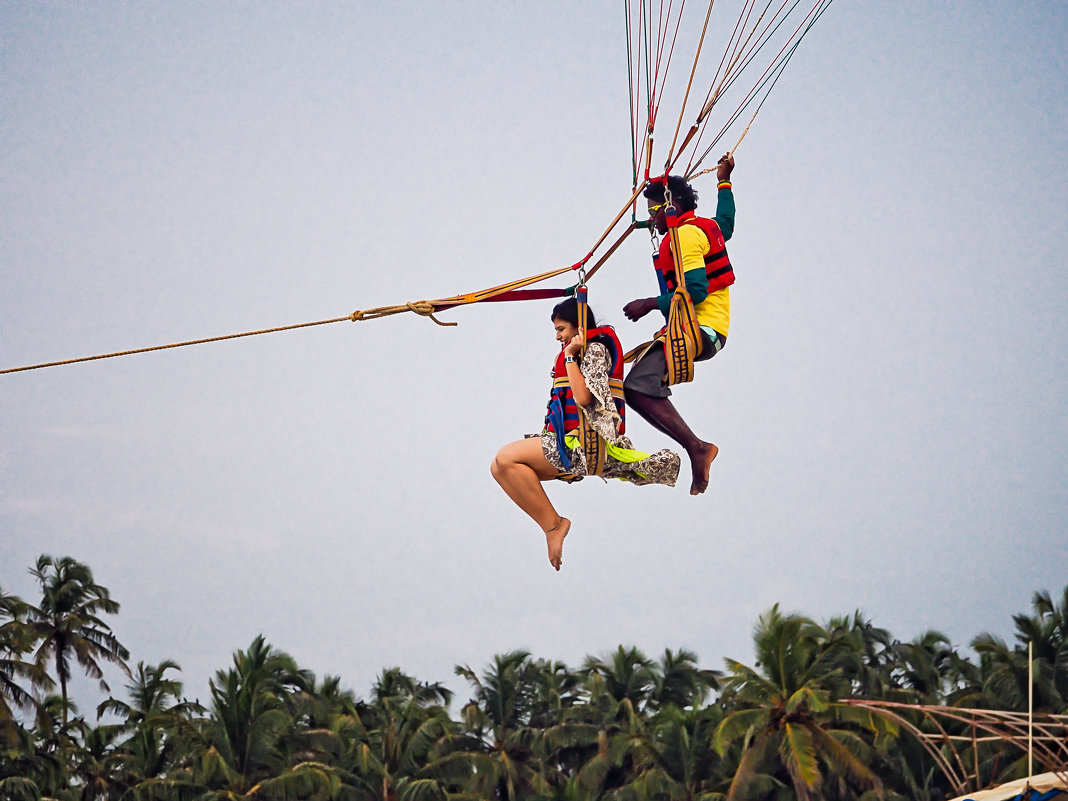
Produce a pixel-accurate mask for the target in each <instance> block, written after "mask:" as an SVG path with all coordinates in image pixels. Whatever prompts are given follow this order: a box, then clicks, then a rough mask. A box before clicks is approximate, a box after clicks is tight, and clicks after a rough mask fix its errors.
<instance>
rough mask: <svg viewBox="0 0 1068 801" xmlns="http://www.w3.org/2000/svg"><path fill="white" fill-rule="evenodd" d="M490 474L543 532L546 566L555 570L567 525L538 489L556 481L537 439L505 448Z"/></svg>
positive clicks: (554, 469) (558, 563)
mask: <svg viewBox="0 0 1068 801" xmlns="http://www.w3.org/2000/svg"><path fill="white" fill-rule="evenodd" d="M490 473H492V474H493V477H494V478H495V479H496V480H497V483H498V484H500V485H501V487H502V489H504V491H505V492H506V493H507V494H508V497H509V498H511V499H512V500H513V501H514V502H515V504H516V506H518V507H519V508H520V509H522V510H523V511H524V512H526V513H527V514H528V515H530V518H531V519H532V520H533V521H534V522H535V523H537V524H538V526H540V527H541V530H542V531H544V532H545V544H546V547H547V548H548V551H549V563H550V564H551V565H552V566H553V567H554V568H555V569H556V570H559V569H560V565H561V564H562V563H563V550H564V537H566V536H567V533H568V531H570V530H571V521H570V520H568V519H567V518H566V517H561V516H560V515H559V514H558V513H557V511H556V509H554V508H553V505H552V502H550V501H549V496H548V495H546V494H545V488H544V487H542V485H541V482H542V481H548V480H550V479H552V478H555V477H556V468H555V467H553V466H552V465H551V464H550V463H549V461H548V460H547V459H546V458H545V454H543V453H542V450H541V439H539V438H538V437H530V438H528V439H521V440H519V441H517V442H513V443H510V444H508V445H505V446H504V447H503V448H501V449H500V450H499V451H498V452H497V456H496V457H495V458H494V460H493V463H492V464H491V465H490Z"/></svg>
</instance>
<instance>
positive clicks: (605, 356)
mask: <svg viewBox="0 0 1068 801" xmlns="http://www.w3.org/2000/svg"><path fill="white" fill-rule="evenodd" d="M552 321H553V327H554V328H555V330H556V340H557V342H559V343H560V344H561V345H562V350H561V353H560V355H559V356H558V357H557V360H556V365H555V369H554V370H553V379H554V392H553V396H552V397H551V399H550V402H549V414H548V415H547V416H546V427H545V429H544V430H543V431H542V432H541V435H540V436H528V437H526V438H525V439H521V440H519V441H518V442H513V443H511V444H509V445H505V446H504V447H503V448H501V449H500V450H499V451H498V452H497V456H496V458H495V459H494V460H493V464H492V465H491V466H490V472H491V473H492V474H493V477H494V478H495V479H496V480H497V483H498V484H500V485H501V487H503V488H504V491H505V492H506V493H508V497H509V498H511V499H512V500H513V501H515V503H516V505H517V506H519V508H520V509H522V510H523V511H524V512H526V513H527V514H528V515H530V517H531V518H533V520H534V522H535V523H537V524H538V525H539V526H541V529H542V531H544V532H545V542H546V545H547V546H548V549H549V563H550V564H551V565H552V566H553V567H554V568H556V569H557V570H559V569H560V565H561V563H562V559H563V548H564V537H566V536H567V533H568V531H569V530H570V529H571V521H570V520H568V519H567V518H566V517H561V516H560V515H559V514H557V512H556V509H554V508H553V505H552V503H550V501H549V497H548V496H547V495H546V494H545V490H544V489H543V488H542V486H541V482H543V481H549V480H550V479H554V478H564V479H565V480H574V477H582V476H584V475H587V474H588V473H587V468H586V459H585V456H584V455H583V453H582V449H581V448H579V446H578V437H577V436H576V435H575V431H574V429H575V427H576V425H577V423H576V421H575V420H574V419H570V420H569V419H568V418H569V417H571V418H574V415H568V414H567V412H566V408H565V407H567V406H569V405H570V401H571V400H573V401H574V404H575V405H577V406H579V407H581V408H582V412H583V414H584V415H585V416H586V418H587V420H588V421H589V422H590V424H591V425H592V427H593V428H594V429H595V430H596V431H597V433H598V434H599V435H600V436H601V437H603V438H604V440H605V444H606V450H607V457H606V464H605V467H604V470H603V471H602V472H601V476H602V477H603V478H619V479H622V480H624V481H630V482H632V483H634V484H667V485H668V486H670V487H673V486H675V479H676V478H677V477H678V474H679V463H680V461H679V456H678V454H676V453H673V452H672V451H669V450H660V451H657V452H656V453H654V454H651V455H650V454H648V453H643V452H642V451H636V450H634V449H633V446H632V445H631V442H630V440H629V439H628V438H627V437H625V436H623V429H624V425H623V413H624V409H623V403H622V401H621V400H616V399H614V398H613V397H612V392H611V390H610V388H609V383H608V379H609V375H610V374H611V373H612V372H613V368H616V367H617V362H618V360H619V359H621V358H622V352H621V349H620V348H619V346H618V340H616V338H615V334H614V333H613V332H612V330H611V328H608V327H606V328H605V329H597V323H596V320H595V319H594V316H593V311H592V310H591V309H589V308H588V307H587V310H586V327H587V331H588V333H589V335H590V342H589V344H588V345H586V353H585V354H583V353H582V345H583V338H582V336H581V335H580V334H579V329H578V304H577V303H576V302H575V300H574V298H571V299H569V300H565V301H563V302H562V303H559V304H557V306H556V307H555V308H554V309H553V313H552ZM616 372H617V373H618V370H616ZM561 428H563V429H564V431H563V432H561V431H560V429H561Z"/></svg>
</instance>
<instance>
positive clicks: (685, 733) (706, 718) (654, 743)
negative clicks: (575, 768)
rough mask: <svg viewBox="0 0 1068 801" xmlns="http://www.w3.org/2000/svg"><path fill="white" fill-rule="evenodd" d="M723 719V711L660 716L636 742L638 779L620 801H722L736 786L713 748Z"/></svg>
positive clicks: (672, 711)
mask: <svg viewBox="0 0 1068 801" xmlns="http://www.w3.org/2000/svg"><path fill="white" fill-rule="evenodd" d="M722 719H723V711H722V709H721V708H720V707H719V706H707V707H704V708H692V709H682V708H679V707H677V706H668V707H665V708H664V709H662V710H660V711H659V712H658V713H657V714H656V717H655V718H654V719H653V720H652V721H650V723H649V734H648V735H639V736H636V737H632V738H631V739H630V741H629V743H628V750H629V753H630V757H631V760H632V762H633V765H634V777H633V778H632V779H631V780H630V782H629V783H628V784H627V785H626V786H625V787H624V788H622V789H621V790H620V791H619V792H618V793H617V795H619V796H620V797H626V798H632V797H636V798H639V799H646V798H649V799H653V798H670V799H672V801H705V800H706V799H707V800H708V801H711V799H721V798H722V793H723V791H724V790H726V788H727V786H728V785H729V783H730V775H729V774H728V773H727V772H726V771H725V770H724V766H723V760H722V759H721V758H720V756H719V755H718V754H717V753H716V750H715V748H714V747H713V742H714V738H715V733H716V729H717V728H718V726H719V723H720V722H721V721H722Z"/></svg>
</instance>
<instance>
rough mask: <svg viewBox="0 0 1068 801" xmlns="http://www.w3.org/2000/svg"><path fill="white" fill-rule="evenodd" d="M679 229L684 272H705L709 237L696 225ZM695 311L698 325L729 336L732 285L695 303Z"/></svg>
mask: <svg viewBox="0 0 1068 801" xmlns="http://www.w3.org/2000/svg"><path fill="white" fill-rule="evenodd" d="M678 230H679V249H680V250H681V256H682V258H681V259H680V261H681V262H682V270H683V272H684V273H687V272H689V271H690V270H697V269H700V270H701V272H702V273H703V272H704V269H705V254H706V253H708V248H709V242H708V237H707V236H705V234H704V231H702V230H701V229H700V228H698V227H697V226H696V225H683V226H682V227H680V228H679V229H678ZM682 280H685V279H684V278H683V279H682ZM694 312H695V313H696V314H697V324H698V325H701V326H707V327H708V328H711V329H713V330H714V331H717V332H719V333H720V334H722V335H723V336H727V333H728V329H729V328H730V325H731V293H730V287H724V288H723V289H720V290H717V291H715V292H710V293H709V294H708V297H706V298H705V299H704V300H703V301H701V302H700V303H694Z"/></svg>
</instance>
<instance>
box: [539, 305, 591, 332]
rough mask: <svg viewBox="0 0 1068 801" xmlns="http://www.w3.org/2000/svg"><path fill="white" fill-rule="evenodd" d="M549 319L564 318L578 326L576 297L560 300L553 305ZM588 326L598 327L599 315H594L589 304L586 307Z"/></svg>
mask: <svg viewBox="0 0 1068 801" xmlns="http://www.w3.org/2000/svg"><path fill="white" fill-rule="evenodd" d="M549 319H550V320H564V321H565V322H568V323H571V325H573V326H575V328H578V301H577V300H575V299H574V298H568V299H567V300H562V301H560V302H559V303H557V304H556V305H555V306H553V313H552V316H551V317H549ZM586 327H587V328H596V327H597V317H596V316H595V315H594V313H593V309H591V308H590V307H589V306H587V307H586Z"/></svg>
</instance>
